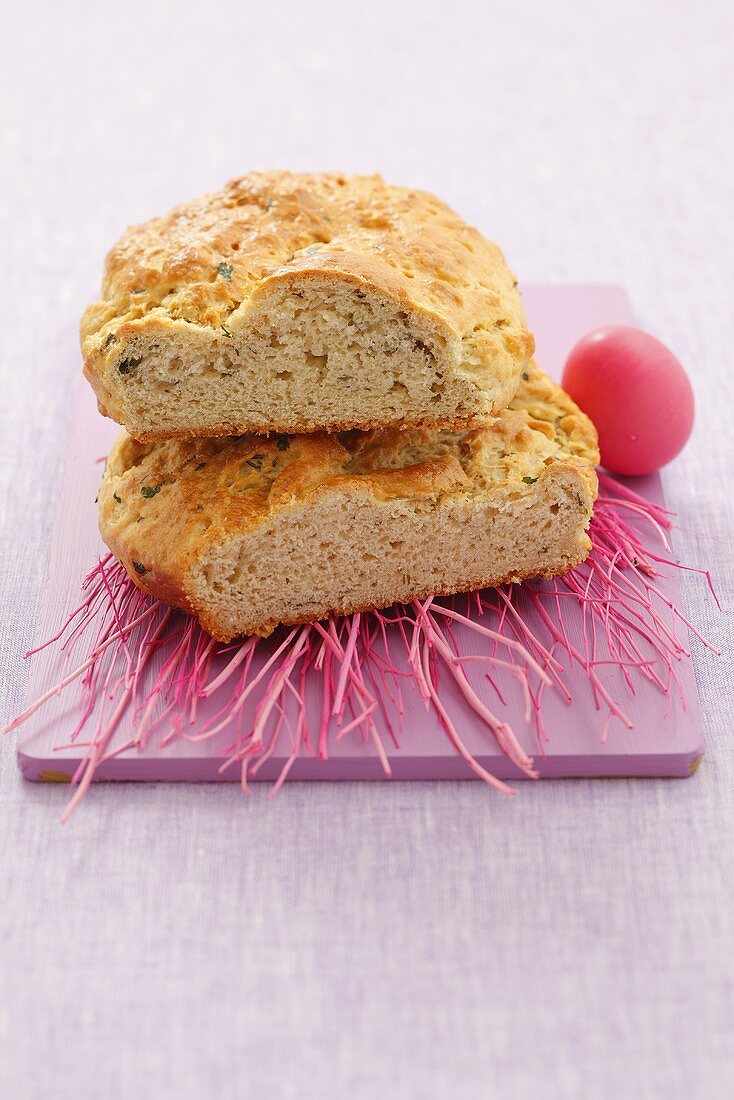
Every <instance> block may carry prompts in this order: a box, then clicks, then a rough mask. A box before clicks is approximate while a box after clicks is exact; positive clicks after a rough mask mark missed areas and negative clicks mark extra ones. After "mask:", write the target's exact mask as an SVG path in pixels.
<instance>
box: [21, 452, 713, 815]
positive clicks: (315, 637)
mask: <svg viewBox="0 0 734 1100" xmlns="http://www.w3.org/2000/svg"><path fill="white" fill-rule="evenodd" d="M599 481H600V496H599V499H598V501H597V505H596V509H595V512H594V517H593V519H592V522H591V528H590V535H591V540H592V547H593V548H592V552H591V554H590V556H589V558H588V559H587V561H586V562H584V563H583V564H582V565H580V566H579V567H578V568H576V569H574V570H572V571H571V572H570V573H568V574H566V575H565V576H564V577H559V578H556V579H554V580H553V581H550V582H543V583H542V584H537V583H534V582H530V583H528V584H524V585H521V586H508V587H506V588H501V589H492V590H487V591H484V592H471V593H468V594H465V595H459V596H455V597H451V598H449V599H443V600H441V601H440V602H437V601H436V600H435V599H433V598H430V599H427V600H423V601H419V600H416V601H414V602H413V604H412V605H410V606H401V605H395V606H394V607H392V608H388V609H385V610H381V611H374V612H369V613H361V614H360V613H356V614H354V615H350V616H346V617H343V618H331V619H330V620H328V622H326V623H313V624H309V625H306V626H300V627H298V626H297V627H292V628H290V629H281V630H280V631H279V632H278V633H277V634H276V635H275V636H274V638H273V639H268V640H263V639H261V638H257V637H249V638H245V639H242V640H240V641H238V642H235V643H231V644H228V645H222V644H220V643H217V642H215V641H214V640H213V639H212V638H211V637H210V636H209V635H207V634H205V633H204V631H203V630H202V629H201V627H200V626H199V625H198V623H197V622H196V621H195V620H194V619H192V618H189V617H186V616H184V615H183V614H182V613H180V612H174V611H172V610H171V609H170V608H168V607H165V606H164V605H163V604H161V603H159V602H158V601H156V600H152V599H151V598H150V597H147V596H145V595H144V594H143V593H142V592H140V590H139V589H138V588H137V587H136V586H135V585H134V584H133V583H132V581H131V580H130V578H129V577H128V575H127V573H126V572H125V570H124V569H123V567H122V566H121V565H120V564H119V562H117V561H115V559H114V558H113V557H112V555H111V554H107V555H106V556H105V557H103V558H102V559H101V560H100V561H99V562H98V564H97V565H96V567H95V568H94V569H92V571H91V572H90V573H89V575H88V576H87V577H86V579H85V581H84V583H83V585H82V592H83V597H84V598H83V600H82V602H81V603H80V604H79V606H78V607H77V608H75V609H74V610H73V611H72V612H71V614H70V615H69V616H68V618H67V619H66V621H65V622H64V624H63V625H62V626H61V628H60V629H59V630H58V631H57V632H56V634H54V635H53V637H52V638H50V639H49V640H48V641H47V642H44V643H43V644H41V645H39V646H37V647H36V648H35V649H33V650H31V651H29V653H28V654H26V656H27V657H30V656H33V655H34V654H36V653H38V652H39V651H40V650H42V649H45V648H46V647H47V646H49V645H55V646H57V648H58V650H59V652H60V653H61V655H62V660H61V670H62V671H61V676H60V678H59V681H58V683H56V684H55V685H53V687H51V688H49V689H48V691H46V692H45V693H44V694H43V695H42V696H41V697H40V698H39V699H37V700H36V701H35V702H33V703H32V704H31V705H30V706H29V707H28V708H27V709H26V710H25V711H24V712H23V714H21V715H19V716H18V717H17V718H15V719H14V720H13V721H12V722H11V723H10V725H9V726H8V727H7V729H8V730H12V729H16V728H17V727H18V726H19V725H21V723H23V722H24V721H25V720H26V719H27V718H30V716H31V715H32V714H35V713H36V711H38V710H39V708H41V707H42V706H43V705H44V704H45V703H46V702H48V701H49V700H50V699H51V698H52V697H54V696H56V695H58V694H59V693H60V692H62V691H66V690H68V689H69V688H70V687H72V685H74V684H76V685H77V690H78V692H79V700H78V708H79V718H78V722H77V725H76V727H75V729H74V730H73V732H72V733H71V735H70V736H69V737H68V739H67V744H65V745H64V746H61V745H60V746H58V749H61V748H67V749H68V748H69V747H70V746H72V745H75V746H77V747H79V748H80V749H83V750H84V752H83V756H82V759H81V761H80V764H79V766H78V768H77V771H76V774H75V775H74V777H73V779H72V782H73V783H74V785H75V791H74V794H73V796H72V798H71V800H70V802H69V804H68V806H67V808H66V810H65V811H64V814H63V818H62V820H64V821H66V820H68V818H69V816H70V815H71V813H72V812H73V810H74V809H75V807H76V806H77V805H78V803H79V801H80V800H81V798H82V796H83V794H84V792H85V791H86V790H87V789H88V787H89V784H90V783H91V782H92V780H93V778H94V776H95V773H96V771H97V769H98V768H99V766H100V764H104V763H105V762H107V761H109V760H111V759H112V758H113V757H115V756H119V755H120V753H123V752H131V751H144V750H145V748H146V746H148V745H149V744H150V743H151V740H152V738H153V736H154V735H156V733H157V737H158V745H159V747H160V748H162V749H164V748H165V746H166V745H169V744H171V743H172V742H174V741H177V740H180V741H187V742H199V741H205V740H208V739H210V738H212V737H214V736H216V735H217V734H219V733H223V732H224V731H227V733H228V734H231V738H232V739H231V741H230V744H229V746H228V748H227V749H226V750H225V760H224V763H223V764H222V766H221V769H220V770H221V771H224V770H226V769H227V768H229V767H232V766H235V765H237V766H239V769H240V781H241V784H242V788H243V790H244V791H245V792H248V791H249V784H248V777H255V776H256V775H257V773H258V771H259V770H260V768H261V767H262V766H263V764H264V763H265V762H266V761H267V760H268V759H270V757H271V756H272V755H273V754H274V753H275V752H276V750H277V748H278V745H279V744H280V742H281V740H282V739H283V738H284V737H286V736H289V738H290V748H289V750H288V753H287V756H286V760H285V763H284V765H283V766H282V768H281V770H280V773H279V775H278V777H277V779H276V781H275V783H274V785H273V786H272V788H271V794H274V793H275V792H276V791H277V790H278V789H279V788H280V787H281V786H282V784H283V783H284V782H285V780H286V778H287V776H288V774H289V772H290V770H291V768H292V767H293V765H294V763H295V762H296V760H297V759H298V758H299V756H302V755H304V754H308V755H312V756H313V755H315V756H316V757H317V758H318V759H321V760H325V759H327V758H328V756H329V748H330V740H331V739H332V738H333V742H334V743H336V742H337V741H339V740H342V739H344V738H347V737H359V738H360V739H361V740H362V741H363V742H368V741H369V742H371V743H372V745H373V746H374V750H375V752H376V754H377V757H378V759H379V760H380V762H381V765H382V768H383V771H384V773H385V775H386V776H388V777H389V776H391V775H392V768H391V765H390V758H389V755H388V752H387V750H386V748H385V746H384V745H383V742H382V739H381V737H380V732H379V729H378V726H377V724H376V722H375V717H376V716H377V714H378V713H379V714H380V717H381V720H382V722H381V724H382V725H384V728H386V729H387V731H388V732H389V735H390V738H391V740H392V742H393V745H394V747H395V749H396V750H399V748H400V736H401V733H402V723H403V715H404V691H405V690H413V691H417V692H418V694H419V696H420V697H421V698H422V700H423V702H424V705H425V706H426V707H428V708H432V709H433V711H434V712H435V714H436V716H437V718H438V721H439V724H440V726H441V728H442V729H443V730H444V731H445V734H446V736H447V738H448V740H449V741H450V742H451V744H452V745H453V746H454V748H455V750H456V752H457V753H458V754H459V755H460V756H462V757H463V758H464V759H465V760H466V762H467V765H468V767H469V768H470V769H471V770H472V771H473V772H474V773H475V774H476V775H478V776H479V777H480V778H481V779H483V780H484V781H485V782H486V783H488V784H490V785H491V786H492V787H494V788H495V789H497V790H500V791H503V792H504V793H508V794H512V793H514V792H513V791H512V789H511V788H510V787H509V786H508V785H507V784H506V783H504V782H503V781H501V780H499V779H498V778H497V777H496V776H493V775H492V774H491V773H490V772H489V771H488V770H487V769H486V768H484V767H483V766H482V765H481V764H480V763H479V762H478V761H477V760H476V759H475V757H474V756H473V754H472V753H471V752H470V751H469V749H468V748H467V746H466V744H465V743H464V741H463V740H462V738H461V737H460V735H459V733H458V730H457V723H456V721H455V719H454V718H452V716H451V715H450V714H449V711H448V709H447V706H446V704H445V701H444V699H443V698H442V696H441V691H440V684H441V683H449V682H453V684H454V686H455V688H456V689H457V691H458V698H459V700H460V702H461V704H462V705H465V706H467V707H468V708H469V709H471V710H472V711H473V712H474V713H475V714H476V715H477V716H478V717H479V719H480V720H481V722H482V724H483V726H484V727H485V729H486V730H487V735H488V737H491V738H493V739H494V740H495V742H496V744H497V745H498V746H499V748H500V749H501V750H502V752H504V753H505V754H506V756H507V757H508V759H509V760H511V761H512V763H513V764H514V765H515V766H516V767H517V769H518V771H519V772H520V773H522V774H524V775H526V776H528V777H529V778H536V777H537V775H538V773H537V771H536V769H535V767H534V763H533V760H532V758H531V757H530V756H529V755H528V753H527V752H526V751H525V749H523V747H522V745H521V744H520V742H519V741H518V739H517V737H516V735H515V732H514V731H513V730H512V729H511V728H510V726H509V724H508V723H507V722H505V721H503V720H502V719H501V718H500V717H498V715H496V714H495V713H494V712H493V710H491V709H490V707H489V706H488V705H487V704H486V703H485V702H484V701H483V699H482V698H481V697H480V695H479V694H478V691H477V685H476V682H475V681H474V682H473V681H472V680H471V679H470V677H469V675H468V670H469V669H471V668H474V669H477V670H478V671H479V673H480V675H481V676H483V678H484V679H485V680H486V681H487V682H488V683H489V685H490V686H491V689H492V691H493V693H494V695H496V697H497V699H498V701H499V703H500V704H501V705H502V706H505V705H506V698H505V696H504V694H503V690H502V688H501V687H500V684H499V682H498V680H497V674H499V673H503V674H504V675H505V677H510V678H511V679H512V680H513V681H514V682H515V683H516V684H517V685H518V687H519V689H520V690H521V692H522V695H523V698H524V700H525V719H526V721H527V722H528V723H532V725H533V726H534V729H535V740H536V745H537V750H538V752H539V753H541V754H543V753H544V752H545V746H546V745H547V743H548V741H549V740H550V738H551V733H550V732H549V731H548V730H547V729H546V728H545V725H544V721H543V697H544V694H545V692H546V691H555V692H559V693H560V695H561V697H562V698H563V699H565V700H566V702H568V703H570V702H572V694H571V690H570V687H569V684H568V682H567V680H566V677H567V675H568V673H567V672H566V671H565V669H566V668H567V667H569V665H570V667H571V668H573V667H574V666H576V667H578V668H579V669H581V670H582V671H583V673H584V680H585V682H586V683H587V684H588V685H589V689H590V691H591V693H592V698H593V700H594V704H595V706H596V708H597V710H600V711H602V712H603V713H604V715H605V717H604V724H603V732H602V740H604V739H605V738H606V737H607V734H608V730H609V727H610V725H611V723H612V722H613V721H614V720H616V721H618V722H621V723H622V724H623V725H624V726H626V727H627V728H628V729H631V728H632V723H631V721H630V719H629V717H628V715H627V714H626V711H625V709H624V705H623V703H622V702H621V701H620V700H619V699H617V698H615V697H614V696H613V694H612V689H611V687H610V684H611V682H612V681H611V678H610V677H609V675H608V673H609V672H610V670H619V672H620V674H621V676H622V679H623V683H624V685H625V689H626V691H627V692H628V693H629V694H630V695H634V694H635V693H636V691H637V682H638V680H639V681H643V680H644V681H647V682H648V683H650V684H652V685H653V686H654V687H655V688H656V689H657V690H659V691H660V692H662V693H663V694H664V695H665V696H666V697H667V698H668V705H672V696H673V693H674V692H677V693H678V694H679V695H680V698H681V701H682V704H683V706H685V699H684V698H683V692H682V685H681V680H680V676H679V675H678V672H677V665H678V663H679V662H680V660H681V659H682V658H683V657H684V656H686V655H687V654H688V650H687V647H686V645H685V644H684V642H682V641H681V640H680V638H679V637H678V635H677V633H676V631H675V622H676V620H677V621H678V622H679V623H680V624H683V625H685V626H686V627H687V628H688V629H689V630H690V631H691V632H692V633H693V634H694V635H695V636H696V637H697V638H698V639H699V640H700V641H701V642H702V643H703V644H704V645H707V646H708V647H709V648H712V647H711V646H709V644H708V643H707V642H706V640H705V639H704V638H702V637H701V634H700V633H699V632H698V631H697V630H696V628H695V626H693V624H691V623H690V622H689V621H688V619H687V618H686V617H685V616H684V615H683V613H682V612H681V611H680V610H679V609H678V608H676V607H675V606H674V605H673V603H672V602H671V600H670V599H669V598H668V597H667V596H666V595H665V593H664V592H663V591H662V590H661V589H660V586H659V584H658V583H657V580H658V577H659V576H660V568H659V567H660V566H666V567H668V568H676V569H689V568H690V567H688V566H683V565H679V564H678V563H677V562H675V561H674V560H672V559H671V557H670V546H669V544H668V540H667V536H666V532H667V531H669V530H670V529H671V527H672V516H671V513H670V512H668V511H667V509H665V508H663V507H661V506H660V505H657V504H653V503H651V502H650V501H647V500H645V499H644V498H642V497H640V496H639V495H638V494H637V493H635V492H634V490H632V489H630V488H629V487H628V486H625V485H622V484H620V483H619V482H617V481H615V480H614V479H613V478H611V477H609V476H608V475H607V474H604V473H600V476H599ZM645 525H646V526H647V528H648V530H649V532H650V534H651V535H652V536H654V538H655V539H656V540H657V542H658V543H659V545H660V547H661V552H660V553H655V552H654V551H652V550H650V549H649V548H646V547H645V545H644V543H643V540H642V537H641V533H640V531H641V528H642V527H643V526H645ZM694 571H695V572H700V573H702V574H703V576H704V577H705V578H706V581H707V583H708V586H709V588H710V590H711V592H712V593H713V596H714V599H716V593H715V592H714V589H713V584H712V582H711V577H710V575H709V573H708V572H706V571H704V570H694ZM569 601H571V603H572V604H574V605H576V606H579V607H580V608H581V611H582V622H581V627H582V629H581V637H580V638H578V637H576V639H575V641H572V640H571V637H570V634H569V627H568V622H567V618H566V608H567V607H568V606H569ZM717 605H718V600H717ZM526 607H529V608H530V609H531V610H532V612H533V614H532V616H528V615H527V614H526V613H525V610H524V608H526ZM459 627H460V628H462V630H463V639H464V646H466V640H467V639H469V640H471V641H473V642H474V643H475V650H474V651H473V652H469V653H462V652H461V649H460V646H459V642H458V639H457V633H456V631H457V628H459ZM714 652H715V651H714ZM564 653H565V655H566V663H565V665H564V663H562V661H561V659H560V658H561V656H562V655H563V654H564ZM75 655H76V656H75ZM80 658H81V660H80ZM260 658H262V663H260V664H259V668H258V670H257V671H255V670H254V668H255V667H257V666H255V661H256V659H258V661H259V659H260ZM74 660H76V662H78V663H76V665H75V667H73V668H72V670H71V671H69V668H70V667H71V665H72V663H73V661H74ZM151 670H152V671H151ZM314 683H315V685H316V693H317V696H318V698H319V700H320V702H319V706H318V716H317V720H316V726H315V728H310V727H309V716H308V707H307V701H306V693H307V687H308V685H309V684H310V685H311V686H312V688H313V685H314ZM508 683H509V680H507V679H506V680H505V686H506V685H507V684H508ZM210 698H211V699H214V698H216V705H215V707H214V709H213V711H212V712H211V713H210V714H209V716H208V717H207V718H206V720H204V721H201V722H200V721H198V710H199V705H200V703H201V702H202V701H203V700H207V699H210ZM246 704H249V706H250V708H251V715H252V717H248V713H250V712H248V711H247V710H246ZM288 704H290V707H289V705H288ZM126 715H128V716H129V719H130V722H129V724H130V725H131V726H132V731H133V732H132V736H131V737H129V738H128V739H127V740H125V741H124V742H123V743H120V744H115V743H114V737H115V733H116V731H117V729H118V728H119V726H120V722H121V721H122V719H123V717H125V716H126ZM312 717H313V715H312ZM90 727H91V729H90ZM83 730H89V732H88V733H87V735H86V739H85V740H84V741H81V740H80V739H79V738H80V734H81V732H82V731H83ZM157 731H158V732H157Z"/></svg>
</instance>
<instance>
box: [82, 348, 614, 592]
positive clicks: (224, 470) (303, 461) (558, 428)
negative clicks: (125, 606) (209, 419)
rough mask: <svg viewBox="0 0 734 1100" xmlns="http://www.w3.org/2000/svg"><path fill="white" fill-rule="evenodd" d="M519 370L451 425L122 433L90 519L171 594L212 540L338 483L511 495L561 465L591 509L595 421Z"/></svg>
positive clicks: (396, 491)
mask: <svg viewBox="0 0 734 1100" xmlns="http://www.w3.org/2000/svg"><path fill="white" fill-rule="evenodd" d="M525 375H526V377H524V378H523V381H522V382H521V385H520V388H519V390H518V393H517V395H516V397H515V400H514V401H513V403H512V405H511V407H510V408H509V409H507V410H505V411H504V412H503V413H501V414H500V416H498V417H497V418H496V419H494V420H493V421H490V422H488V423H487V424H486V425H484V426H483V427H481V428H474V429H469V430H467V431H464V432H460V433H455V432H449V431H445V430H429V429H425V428H422V429H413V430H397V429H387V430H384V431H369V432H356V431H353V432H347V433H341V434H338V435H327V434H323V433H321V434H319V433H317V434H314V435H310V436H272V437H263V436H254V435H250V436H240V437H234V438H220V439H198V440H187V441H175V440H170V441H166V442H161V443H149V444H144V443H139V442H136V441H135V440H133V439H132V438H131V437H130V436H128V435H127V434H126V433H123V435H122V436H121V437H120V438H119V439H118V441H117V442H116V444H115V445H114V447H113V449H112V451H111V453H110V455H109V459H108V462H107V467H106V470H105V474H104V478H103V483H102V487H101V490H100V496H99V516H100V530H101V532H102V535H103V537H104V539H105V541H106V542H107V543H108V545H109V546H110V548H111V549H112V550H113V552H114V553H115V554H116V556H117V557H118V558H120V559H121V560H122V561H123V562H124V564H125V565H126V567H127V568H128V569H129V570H130V572H131V575H132V576H133V577H134V579H135V580H136V582H137V583H138V584H139V585H140V587H142V588H144V589H146V588H149V589H150V591H153V592H154V593H155V594H156V595H159V596H161V597H162V598H163V599H166V598H167V590H168V587H170V590H171V591H170V593H168V598H170V600H171V602H176V601H177V600H178V601H180V598H181V597H180V592H181V590H182V589H183V588H184V587H185V585H184V584H183V580H182V578H183V576H185V574H186V571H187V569H188V568H189V566H190V565H192V564H193V563H194V562H195V561H196V560H198V559H199V558H200V557H201V556H202V555H203V554H204V553H205V552H206V551H207V550H208V549H210V548H211V547H212V546H216V545H217V544H218V543H222V542H225V541H226V540H227V539H229V538H231V537H233V536H234V535H242V534H246V533H247V532H248V531H249V530H252V529H253V528H255V527H257V526H258V525H259V524H261V523H263V522H265V521H267V520H270V519H271V518H272V517H273V516H274V515H276V514H277V513H279V512H282V511H284V510H288V509H293V508H297V507H299V506H301V505H303V504H304V503H307V502H308V500H309V499H311V498H314V497H316V496H320V495H322V494H329V493H333V494H334V495H335V500H336V501H337V502H338V500H339V499H343V494H344V493H347V494H349V493H356V494H359V493H362V494H367V495H368V496H369V497H370V498H372V500H375V501H378V502H386V503H387V502H389V501H391V500H394V499H396V498H400V499H407V500H413V501H427V502H433V503H434V504H435V503H440V501H441V499H442V498H444V497H446V496H449V495H459V496H461V497H463V498H465V499H472V498H477V499H478V498H480V497H484V498H486V497H487V496H495V495H496V496H498V497H504V496H507V495H508V494H509V497H510V499H515V498H520V497H522V496H523V495H532V494H533V493H534V492H535V491H536V490H535V486H536V483H542V479H544V478H546V477H549V476H554V475H556V474H557V473H558V472H559V471H565V472H570V473H571V474H572V475H573V479H575V480H574V484H576V485H577V487H578V491H579V493H580V499H579V505H580V507H581V508H582V510H583V511H585V512H586V513H587V514H589V513H590V511H591V506H592V504H593V500H594V498H595V495H596V475H595V473H594V467H595V466H596V465H597V463H598V461H599V452H598V448H597V436H596V431H595V429H594V427H593V425H592V424H591V421H590V420H589V419H588V418H587V417H586V416H585V415H584V414H583V413H582V412H581V411H580V410H579V409H578V408H577V406H576V405H575V404H574V403H573V401H572V400H571V399H570V398H569V397H568V396H567V395H566V394H565V393H564V391H563V390H562V389H561V388H560V387H559V386H557V385H556V384H555V383H554V382H552V381H551V380H550V379H549V378H548V377H547V376H546V375H544V374H543V373H542V372H541V371H539V370H538V369H537V367H535V366H534V365H532V364H531V365H530V366H529V368H528V370H527V371H526V372H525ZM537 487H538V488H540V487H541V485H540V484H538V486H537ZM337 506H338V503H337ZM273 553H275V554H277V546H274V547H273ZM148 575H150V576H148Z"/></svg>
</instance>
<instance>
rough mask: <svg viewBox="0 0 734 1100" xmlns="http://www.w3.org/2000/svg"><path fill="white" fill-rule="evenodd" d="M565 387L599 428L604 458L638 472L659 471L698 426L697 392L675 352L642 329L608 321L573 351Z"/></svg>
mask: <svg viewBox="0 0 734 1100" xmlns="http://www.w3.org/2000/svg"><path fill="white" fill-rule="evenodd" d="M563 388H564V389H565V390H566V391H567V392H568V393H569V394H570V395H571V397H572V398H573V399H574V401H575V402H576V403H577V405H579V407H580V408H582V409H583V411H584V412H585V413H586V414H587V415H588V416H590V417H591V419H592V420H593V421H594V424H595V425H596V428H597V431H598V432H599V450H600V451H601V461H602V465H603V466H606V468H607V469H608V470H611V471H612V473H615V474H628V475H632V476H636V475H639V474H649V473H652V472H653V470H659V469H660V467H661V466H664V465H665V464H666V462H670V460H671V459H672V458H675V456H676V455H677V454H678V452H679V451H681V450H682V449H683V447H684V446H685V444H686V441H687V440H688V437H689V436H690V434H691V429H692V427H693V391H692V389H691V384H690V382H689V381H688V376H687V375H686V372H685V371H684V370H683V367H682V366H681V365H680V363H679V362H678V360H677V359H676V357H675V356H674V355H673V353H672V351H669V350H668V348H666V347H665V344H661V343H660V341H659V340H656V339H655V337H654V336H650V335H649V333H647V332H642V331H641V329H638V328H632V327H630V326H628V325H607V326H606V327H605V328H598V329H595V330H594V331H593V332H590V333H589V334H588V336H584V338H583V340H580V341H579V343H578V344H577V345H576V347H575V348H574V349H573V351H572V352H571V354H570V355H569V357H568V359H567V361H566V366H565V367H564V370H563Z"/></svg>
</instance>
